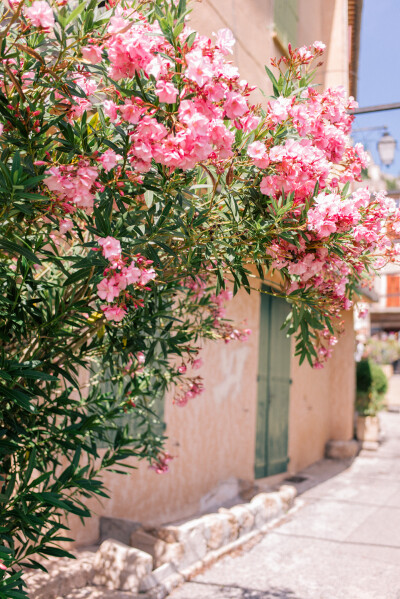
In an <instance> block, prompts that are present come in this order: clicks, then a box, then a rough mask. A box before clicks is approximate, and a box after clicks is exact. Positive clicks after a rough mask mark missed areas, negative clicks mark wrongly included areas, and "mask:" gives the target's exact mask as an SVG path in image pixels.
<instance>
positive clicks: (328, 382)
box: [288, 311, 355, 473]
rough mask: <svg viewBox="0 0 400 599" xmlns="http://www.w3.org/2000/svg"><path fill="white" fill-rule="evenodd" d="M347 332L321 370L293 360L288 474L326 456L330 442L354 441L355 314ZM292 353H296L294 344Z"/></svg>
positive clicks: (346, 314) (347, 317)
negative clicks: (326, 446) (326, 449)
mask: <svg viewBox="0 0 400 599" xmlns="http://www.w3.org/2000/svg"><path fill="white" fill-rule="evenodd" d="M342 318H343V320H344V326H345V333H344V334H343V335H342V337H341V338H340V339H339V342H338V343H337V345H336V346H335V348H334V351H333V355H332V357H331V358H330V360H329V361H328V362H327V364H326V366H325V367H324V368H323V369H322V370H315V369H312V368H311V367H310V366H309V365H308V364H306V363H303V364H302V365H301V366H299V363H298V361H297V359H296V358H293V359H292V364H291V369H292V371H291V378H292V381H293V382H292V385H291V389H290V407H289V457H290V462H289V466H288V471H289V472H290V473H295V472H298V471H299V470H302V469H303V468H306V467H307V466H309V465H310V464H312V463H314V462H316V461H317V460H320V459H321V458H323V457H324V452H325V444H326V443H327V441H330V440H338V441H339V440H340V441H348V440H350V439H352V438H353V422H354V397H355V366H354V358H353V356H354V348H355V333H354V328H353V312H352V311H351V312H350V311H349V312H344V313H343V314H342ZM292 343H293V346H292V347H293V353H294V342H292Z"/></svg>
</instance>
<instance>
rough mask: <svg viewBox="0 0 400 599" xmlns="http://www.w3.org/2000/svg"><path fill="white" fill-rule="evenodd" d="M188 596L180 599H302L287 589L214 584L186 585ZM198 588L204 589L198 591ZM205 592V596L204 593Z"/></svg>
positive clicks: (191, 583)
mask: <svg viewBox="0 0 400 599" xmlns="http://www.w3.org/2000/svg"><path fill="white" fill-rule="evenodd" d="M185 586H186V590H187V595H179V599H194V598H196V599H202V598H203V597H204V598H206V597H207V599H209V598H211V597H212V598H213V599H301V597H299V595H296V593H295V592H294V591H291V590H290V589H287V588H277V587H270V588H269V589H268V590H266V591H261V590H258V589H249V588H246V587H242V586H239V585H236V584H219V583H213V582H201V581H198V580H196V582H189V583H186V585H185ZM197 586H200V587H203V589H201V590H200V589H199V590H198V592H197V591H196V588H195V587H197ZM202 591H203V592H204V591H205V594H203V593H202Z"/></svg>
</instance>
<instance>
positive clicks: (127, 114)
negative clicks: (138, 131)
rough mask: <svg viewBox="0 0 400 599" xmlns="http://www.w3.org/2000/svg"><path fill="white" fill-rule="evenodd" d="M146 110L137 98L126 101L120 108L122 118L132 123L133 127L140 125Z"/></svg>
mask: <svg viewBox="0 0 400 599" xmlns="http://www.w3.org/2000/svg"><path fill="white" fill-rule="evenodd" d="M133 100H136V101H133ZM145 110H146V109H145V108H143V106H140V104H139V102H138V99H136V98H134V99H132V98H130V99H129V100H128V99H126V100H125V104H121V105H120V106H119V111H120V113H121V116H122V118H123V119H124V121H127V122H128V123H131V125H137V124H138V122H139V121H140V117H141V116H142V114H143V112H145Z"/></svg>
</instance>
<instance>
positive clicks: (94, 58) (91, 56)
mask: <svg viewBox="0 0 400 599" xmlns="http://www.w3.org/2000/svg"><path fill="white" fill-rule="evenodd" d="M82 56H83V58H84V59H85V60H87V61H88V62H90V63H91V64H97V63H99V62H101V59H102V56H101V48H100V47H99V46H84V47H83V48H82Z"/></svg>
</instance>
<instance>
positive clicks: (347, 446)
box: [325, 439, 360, 460]
mask: <svg viewBox="0 0 400 599" xmlns="http://www.w3.org/2000/svg"><path fill="white" fill-rule="evenodd" d="M359 450H360V445H359V443H358V441H356V440H355V439H350V441H328V443H327V444H326V447H325V455H326V457H327V458H331V459H333V460H348V459H351V458H355V457H356V455H357V454H358V452H359Z"/></svg>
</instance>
